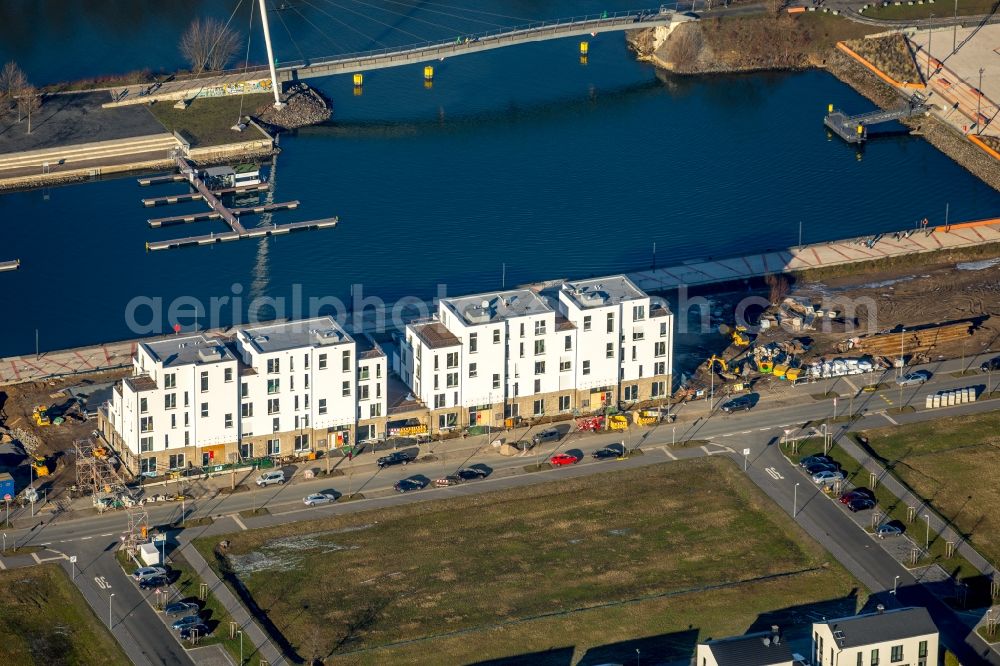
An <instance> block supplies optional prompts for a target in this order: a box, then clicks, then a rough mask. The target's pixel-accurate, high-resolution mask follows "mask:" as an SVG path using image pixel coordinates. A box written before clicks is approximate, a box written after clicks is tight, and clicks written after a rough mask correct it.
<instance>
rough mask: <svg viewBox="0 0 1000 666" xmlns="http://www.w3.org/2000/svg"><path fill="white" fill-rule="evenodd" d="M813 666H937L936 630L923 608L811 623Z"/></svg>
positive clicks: (939, 661)
mask: <svg viewBox="0 0 1000 666" xmlns="http://www.w3.org/2000/svg"><path fill="white" fill-rule="evenodd" d="M812 647H813V654H812V664H813V666H838V665H842V664H850V666H855V665H856V664H857V665H858V666H889V665H892V664H908V665H909V666H938V664H940V663H941V660H940V656H939V652H940V647H939V645H938V630H937V626H935V624H934V621H933V620H932V619H931V616H930V613H928V612H927V609H926V608H899V609H896V610H888V611H887V610H881V608H880V609H879V610H876V611H875V612H873V613H864V614H861V615H853V616H850V617H842V618H838V619H835V620H828V621H825V622H816V623H814V624H813V646H812Z"/></svg>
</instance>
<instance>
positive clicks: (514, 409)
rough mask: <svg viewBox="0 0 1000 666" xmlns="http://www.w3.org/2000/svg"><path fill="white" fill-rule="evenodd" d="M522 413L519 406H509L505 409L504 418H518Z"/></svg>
mask: <svg viewBox="0 0 1000 666" xmlns="http://www.w3.org/2000/svg"><path fill="white" fill-rule="evenodd" d="M520 413H521V410H520V408H519V407H518V405H517V404H516V403H515V404H512V405H507V406H505V407H504V408H503V417H504V418H505V419H509V418H513V417H516V416H518V415H519V414H520Z"/></svg>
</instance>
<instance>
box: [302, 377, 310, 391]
mask: <svg viewBox="0 0 1000 666" xmlns="http://www.w3.org/2000/svg"><path fill="white" fill-rule="evenodd" d="M302 381H303V383H304V385H305V387H306V388H309V375H302Z"/></svg>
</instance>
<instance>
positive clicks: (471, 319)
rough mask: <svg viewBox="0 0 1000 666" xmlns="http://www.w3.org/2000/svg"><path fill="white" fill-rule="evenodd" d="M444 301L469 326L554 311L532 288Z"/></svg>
mask: <svg viewBox="0 0 1000 666" xmlns="http://www.w3.org/2000/svg"><path fill="white" fill-rule="evenodd" d="M441 302H442V303H444V304H445V305H446V306H447V307H448V309H449V310H451V311H452V312H453V313H454V314H455V315H456V316H458V317H461V318H462V320H463V321H464V322H465V323H466V324H468V325H472V326H474V325H477V324H488V323H495V322H498V321H504V320H506V319H513V318H516V317H527V316H529V315H535V314H544V313H546V312H553V310H552V308H551V307H550V306H549V304H548V303H547V302H546V301H545V299H543V298H542V297H541V296H539V295H538V294H536V293H535V292H533V291H531V290H530V289H508V290H507V291H493V292H487V293H485V294H473V295H472V296H460V297H458V298H445V299H442V301H441Z"/></svg>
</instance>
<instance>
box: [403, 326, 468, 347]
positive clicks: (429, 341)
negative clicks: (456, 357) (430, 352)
mask: <svg viewBox="0 0 1000 666" xmlns="http://www.w3.org/2000/svg"><path fill="white" fill-rule="evenodd" d="M410 328H411V329H412V330H413V332H414V333H415V334H416V336H417V337H418V338H420V339H421V340H423V342H424V344H425V345H427V346H428V347H430V348H431V349H441V348H442V347H457V346H459V345H460V344H462V341H461V340H459V339H458V338H456V337H455V335H454V334H453V333H452V332H451V331H449V330H448V329H447V328H446V327H445V325H444V324H442V323H441V322H439V321H426V322H422V323H419V324H410Z"/></svg>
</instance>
